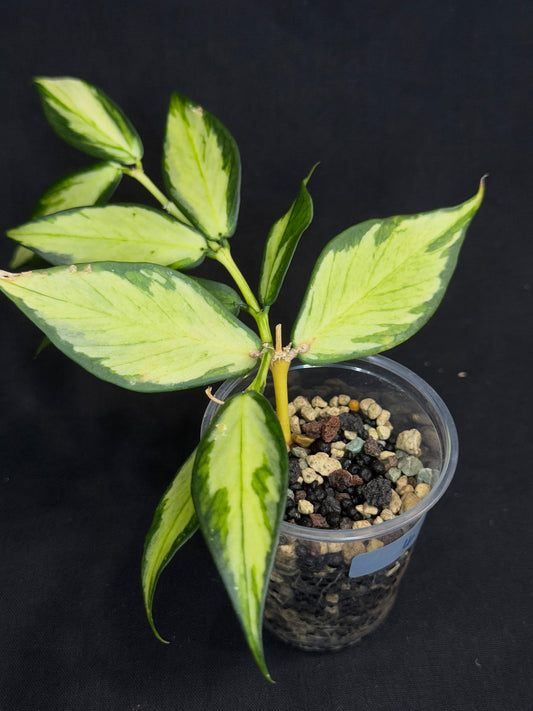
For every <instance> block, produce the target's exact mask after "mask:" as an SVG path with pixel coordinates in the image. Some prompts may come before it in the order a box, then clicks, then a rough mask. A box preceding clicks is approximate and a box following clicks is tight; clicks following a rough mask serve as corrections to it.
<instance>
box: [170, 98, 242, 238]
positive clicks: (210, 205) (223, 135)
mask: <svg viewBox="0 0 533 711" xmlns="http://www.w3.org/2000/svg"><path fill="white" fill-rule="evenodd" d="M163 171H164V176H165V182H166V185H167V190H168V191H169V193H170V195H171V197H172V199H173V200H174V201H175V202H176V204H177V205H178V206H179V208H180V209H181V210H182V212H183V213H184V214H185V215H186V216H187V218H188V219H189V220H190V221H191V222H192V223H193V224H194V225H195V226H196V227H198V229H199V230H201V231H202V232H203V233H204V234H205V235H207V236H208V237H212V238H214V239H218V238H219V237H221V236H230V235H232V234H233V232H234V231H235V227H236V224H237V216H238V212H239V201H240V185H241V163H240V157H239V150H238V148H237V144H236V143H235V141H234V140H233V138H232V136H231V135H230V133H229V132H228V130H227V129H226V128H225V127H224V126H223V125H222V124H221V123H220V121H218V119H216V118H215V117H214V116H212V115H211V114H210V113H209V112H208V111H206V110H205V109H203V108H202V107H201V106H198V104H195V103H193V102H192V101H190V100H189V99H187V98H185V97H184V96H181V95H180V94H176V93H175V94H173V95H172V97H171V100H170V107H169V110H168V116H167V127H166V134H165V146H164V160H163Z"/></svg>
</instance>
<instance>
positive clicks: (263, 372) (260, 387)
mask: <svg viewBox="0 0 533 711" xmlns="http://www.w3.org/2000/svg"><path fill="white" fill-rule="evenodd" d="M273 355H274V352H273V351H272V350H271V349H270V348H268V349H267V350H265V351H264V352H263V355H262V356H261V362H260V364H259V369H258V371H257V373H256V376H255V378H254V379H253V381H252V383H250V385H249V386H248V388H247V389H248V390H255V391H256V392H258V393H263V391H264V389H265V383H266V379H267V376H268V368H269V366H270V362H271V360H272V356H273Z"/></svg>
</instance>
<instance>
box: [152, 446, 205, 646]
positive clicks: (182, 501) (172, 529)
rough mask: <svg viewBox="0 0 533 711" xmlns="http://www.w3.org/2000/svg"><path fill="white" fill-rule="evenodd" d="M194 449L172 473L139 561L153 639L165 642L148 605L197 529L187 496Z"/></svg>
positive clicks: (188, 494) (191, 502)
mask: <svg viewBox="0 0 533 711" xmlns="http://www.w3.org/2000/svg"><path fill="white" fill-rule="evenodd" d="M195 456H196V449H195V450H194V452H193V453H192V454H191V456H190V457H189V458H188V459H187V461H186V462H185V464H184V465H183V466H182V467H181V469H180V470H179V471H178V473H177V474H176V477H175V478H174V481H173V482H172V484H171V485H170V486H169V488H168V489H167V491H166V492H165V494H164V496H163V498H162V499H161V501H160V502H159V505H158V506H157V509H156V511H155V514H154V519H153V521H152V525H151V526H150V530H149V531H148V535H147V536H146V541H145V544H144V553H143V558H142V569H141V576H142V588H143V596H144V606H145V608H146V614H147V616H148V621H149V622H150V627H151V628H152V630H153V632H154V634H155V636H156V637H157V638H158V639H160V640H161V641H162V642H165V641H166V640H164V639H163V638H162V637H161V636H160V634H159V632H158V631H157V629H156V627H155V624H154V619H153V614H152V606H153V601H154V594H155V588H156V585H157V581H158V580H159V576H160V575H161V573H162V571H163V570H164V568H166V566H167V565H168V564H169V563H170V561H171V560H172V558H173V557H174V554H175V553H176V551H177V550H178V549H179V548H181V546H182V545H183V544H184V543H186V541H188V540H189V538H190V537H191V536H192V535H193V533H194V532H195V531H196V529H197V528H198V519H197V518H196V513H195V511H194V504H193V501H192V496H191V475H192V468H193V464H194V458H195Z"/></svg>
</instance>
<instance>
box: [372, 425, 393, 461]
mask: <svg viewBox="0 0 533 711" xmlns="http://www.w3.org/2000/svg"><path fill="white" fill-rule="evenodd" d="M376 432H377V433H378V439H389V437H390V436H391V430H390V429H389V428H388V427H385V425H378V426H377V427H376ZM391 454H392V452H391Z"/></svg>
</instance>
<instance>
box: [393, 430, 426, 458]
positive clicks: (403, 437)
mask: <svg viewBox="0 0 533 711" xmlns="http://www.w3.org/2000/svg"><path fill="white" fill-rule="evenodd" d="M421 442H422V435H421V434H420V432H419V431H418V430H416V429H412V430H404V431H403V432H400V434H399V435H398V438H397V440H396V447H397V448H398V449H402V450H403V451H404V452H407V454H414V455H415V457H419V456H420V455H421V454H422V451H421V449H420V444H421Z"/></svg>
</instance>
